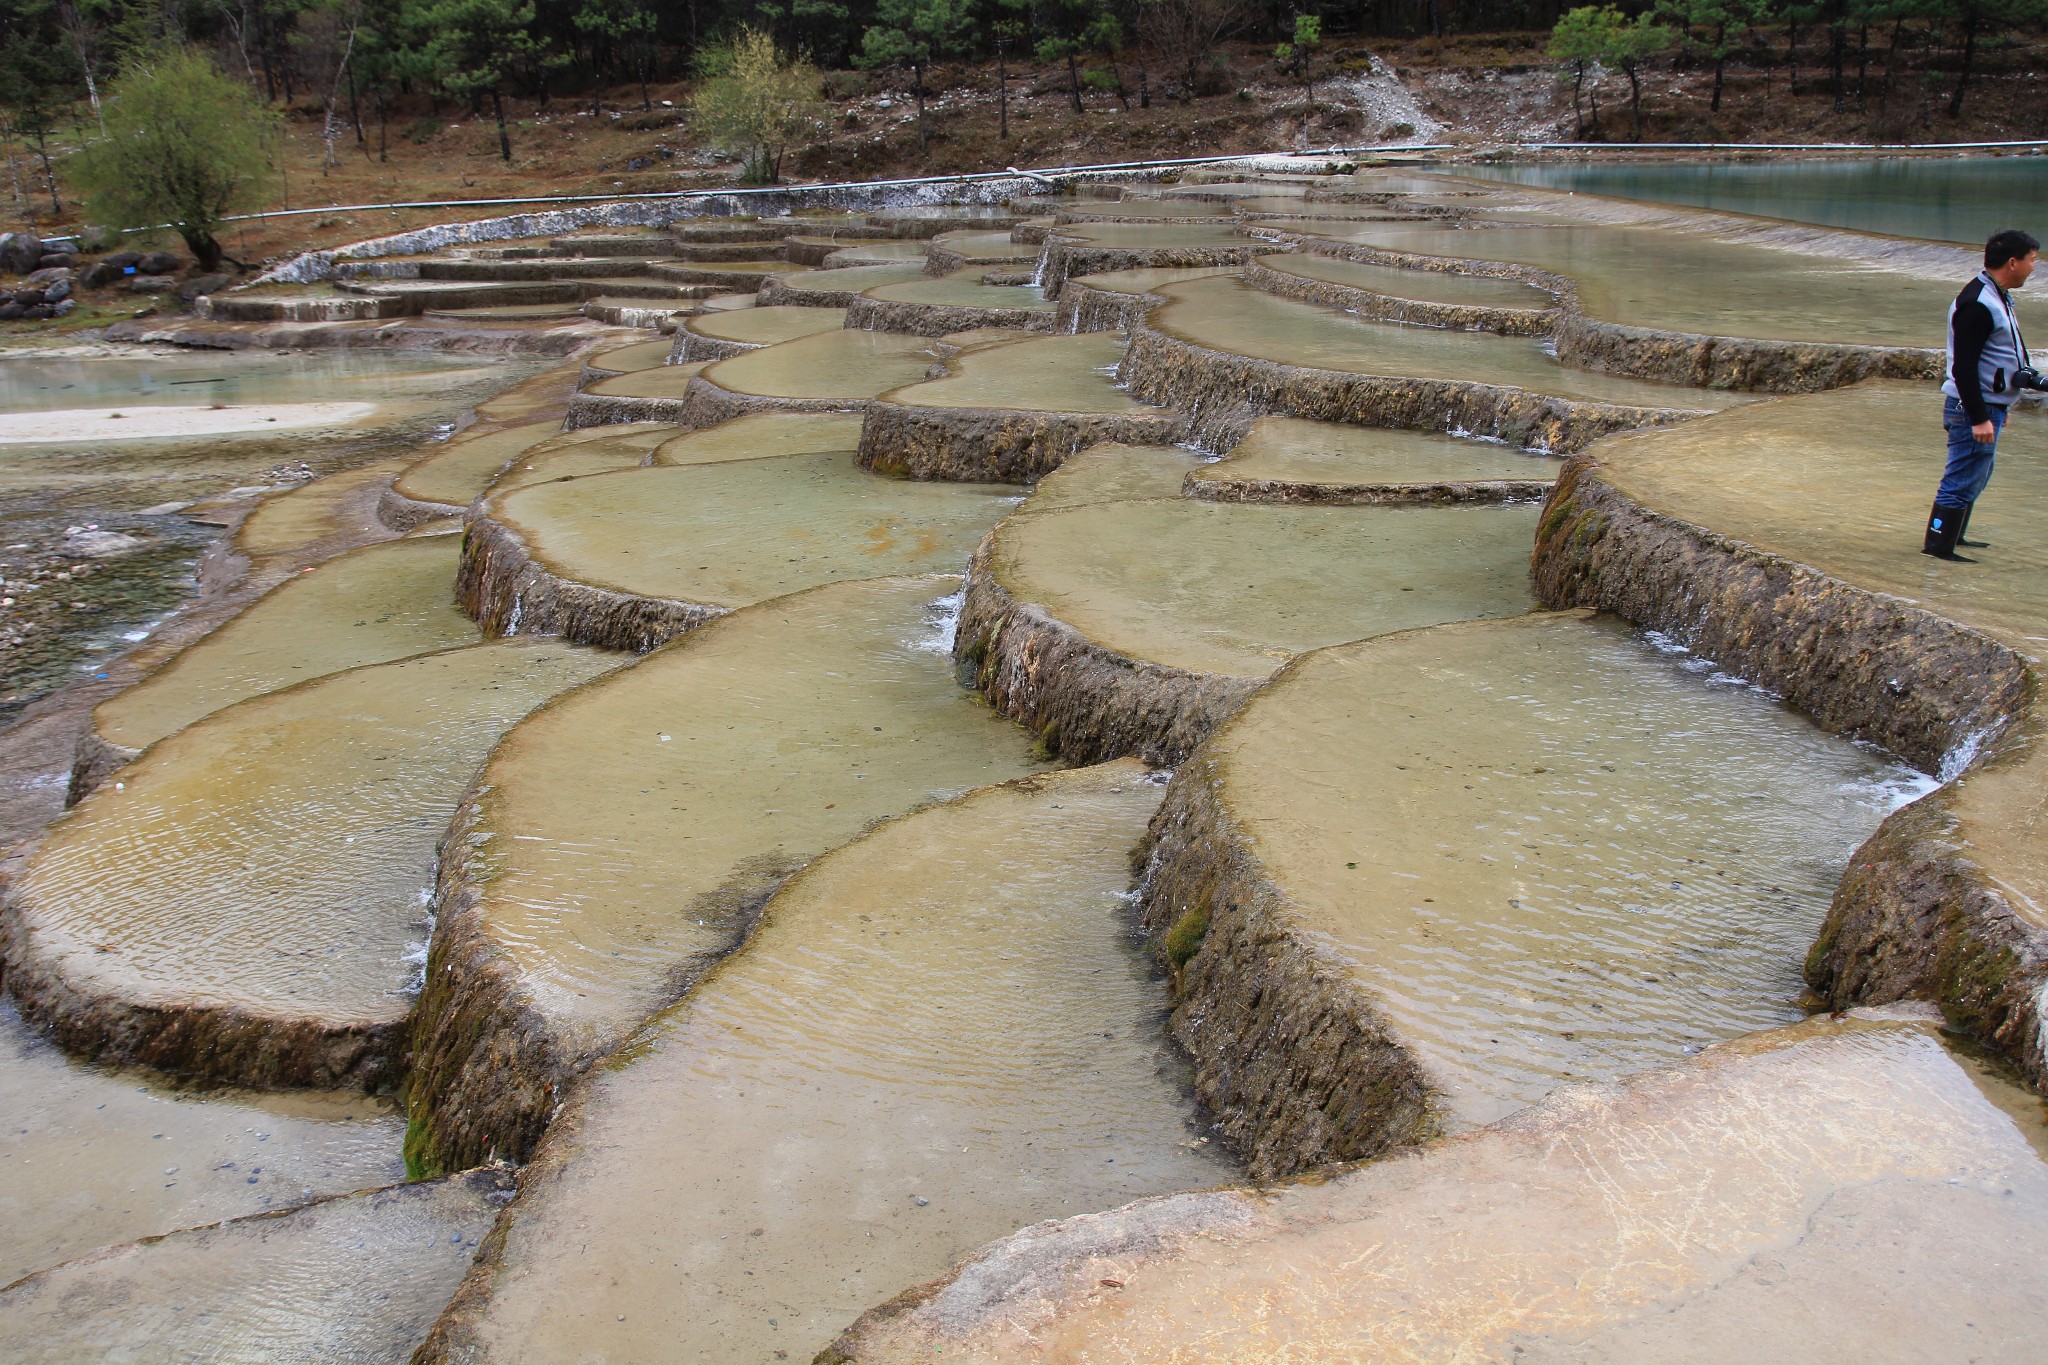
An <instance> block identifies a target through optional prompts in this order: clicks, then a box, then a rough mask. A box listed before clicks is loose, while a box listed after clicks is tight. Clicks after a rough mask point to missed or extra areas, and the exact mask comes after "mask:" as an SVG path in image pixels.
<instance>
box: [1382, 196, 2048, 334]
mask: <svg viewBox="0 0 2048 1365" xmlns="http://www.w3.org/2000/svg"><path fill="white" fill-rule="evenodd" d="M1351 239H1352V240H1354V241H1359V242H1363V243H1366V244H1368V245H1385V246H1388V247H1391V248H1392V249H1394V250H1396V251H1408V252H1414V253H1417V254H1419V255H1424V256H1452V257H1457V258H1460V259H1465V260H1497V261H1512V262H1515V263H1518V264H1522V265H1532V266H1536V267H1538V268H1539V269H1543V270H1548V271H1551V272H1553V273H1556V274H1559V275H1564V276H1567V277H1568V278H1570V279H1571V280H1572V281H1573V282H1574V283H1576V284H1577V285H1578V287H1579V306H1580V307H1581V308H1582V309H1583V310H1584V311H1585V312H1586V314H1587V315H1588V316H1590V317H1595V318H1599V319H1602V320H1604V321H1608V322H1620V323H1626V324H1628V325H1629V326H1631V327H1653V328H1658V329H1662V330H1666V331H1674V332H1688V333H1695V334H1705V335H1710V336H1738V337H1758V338H1763V339H1768V340H1779V341H1820V342H1834V343H1837V344H1854V345H1874V346H1933V347H1939V346H1940V345H1941V344H1942V319H1943V318H1945V317H1946V316H1948V305H1949V303H1950V301H1951V300H1953V299H1954V298H1955V293H1956V289H1957V288H1958V287H1959V285H1958V282H1956V281H1943V280H1923V279H1916V278H1914V277H1913V276H1910V275H1902V274H1899V273H1897V272H1895V271H1888V270H1877V269H1869V268H1861V267H1857V266H1852V265H1846V264H1843V263H1840V262H1835V261H1829V260H1826V259H1823V258H1816V257H1814V256H1811V255H1807V254H1803V253H1800V252H1796V251H1778V250H1773V249H1770V248H1766V247H1754V246H1744V245H1740V244H1737V243H1732V242H1719V241H1715V240H1714V239H1713V238H1711V237H1707V236H1703V235H1700V234H1697V233H1681V232H1672V231H1659V230H1656V229H1652V228H1626V227H1605V226H1600V227H1589V226H1581V227H1500V228H1489V229H1485V230H1459V229H1455V228H1444V229H1440V230H1438V231H1436V232H1433V233H1432V232H1421V231H1416V230H1413V229H1408V228H1404V229H1403V230H1402V231H1400V232H1399V233H1397V234H1395V235H1392V236H1387V237H1385V238H1384V239H1383V238H1382V237H1381V235H1380V234H1379V231H1378V225H1369V226H1362V227H1361V228H1360V229H1359V230H1358V231H1357V232H1356V233H1354V234H1351ZM2025 302H2026V301H2025V300H2024V297H2023V296H2022V297H2021V307H2022V309H2024V308H2025ZM2026 321H2027V318H2026V315H2025V313H2024V312H2023V313H2022V316H2021V324H2022V326H2024V325H2025V323H2026Z"/></svg>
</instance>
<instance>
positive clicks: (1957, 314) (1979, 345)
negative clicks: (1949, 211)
mask: <svg viewBox="0 0 2048 1365" xmlns="http://www.w3.org/2000/svg"><path fill="white" fill-rule="evenodd" d="M2040 259H2041V244H2040V243H2039V242H2037V241H2035V240H2034V239H2033V238H2032V237H2030V236H2028V235H2027V234H2026V233H2024V232H2021V231H2020V230H2019V229H2017V228H2007V229H2005V230H2004V231H2002V232H1994V233H1993V234H1991V240H1990V241H1988V242H1986V243H1984V269H1983V270H1982V271H1981V272H1979V274H1978V275H1977V277H1976V278H1975V279H1973V280H1971V281H1970V282H1969V283H1968V284H1966V285H1964V286H1963V292H1962V293H1960V294H1957V295H1956V301H1955V302H1954V303H1952V304H1950V305H1949V308H1948V372H1947V374H1946V375H1945V376H1944V377H1943V379H1942V382H1941V391H1942V393H1943V394H1944V395H1945V401H1944V402H1943V403H1942V423H1943V425H1945V426H1946V427H1947V428H1948V467H1947V469H1946V470H1944V471H1943V473H1942V476H1941V487H1940V488H1939V489H1938V490H1937V491H1936V492H1935V495H1934V511H1933V512H1932V513H1930V514H1929V516H1928V518H1927V543H1926V544H1925V545H1924V546H1922V547H1921V551H1920V552H1921V553H1922V554H1929V555H1933V556H1934V557H1935V558H1936V559H1948V560H1954V561H1955V562H1956V563H1958V564H1972V563H1975V562H1976V561H1974V560H1971V559H1967V558H1965V557H1964V556H1962V555H1959V554H1957V553H1956V546H1958V545H1969V546H1973V547H1978V548H1982V546H1983V545H1984V542H1983V541H1977V540H1965V539H1963V532H1964V531H1965V530H1967V529H1968V527H1969V525H1970V508H1971V507H1972V506H1973V505H1974V504H1975V503H1976V501H1977V498H1978V496H1979V495H1981V494H1982V493H1983V491H1984V485H1985V484H1987V483H1989V482H1991V462H1992V457H1993V454H1994V453H1995V450H1996V447H1997V444H1998V433H1999V432H2000V431H2001V430H2003V429H2004V427H2005V417H2006V411H2007V409H2009V408H2010V407H2011V406H2012V403H2013V400H2014V399H2015V398H2018V397H2019V395H2020V391H2021V390H2022V389H2040V388H2044V387H2048V385H2044V383H2043V381H2042V379H2041V376H2040V375H2039V374H2038V373H2036V372H2035V370H2034V368H2033V365H2032V362H2031V361H2030V360H2029V359H2028V356H2027V343H2026V339H2025V338H2024V337H2022V336H2021V335H2020V322H2019V318H2018V317H2017V316H2015V315H2014V313H2013V310H2012V291H2013V290H2015V289H2018V288H2020V287H2021V286H2022V285H2024V284H2026V282H2027V277H2028V276H2029V275H2032V274H2033V273H2034V266H2035V265H2036V264H2037V263H2038V262H2039V261H2040Z"/></svg>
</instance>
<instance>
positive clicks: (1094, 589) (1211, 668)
mask: <svg viewBox="0 0 2048 1365" xmlns="http://www.w3.org/2000/svg"><path fill="white" fill-rule="evenodd" d="M1535 529H1536V509H1535V508H1534V507H1427V508H1371V509H1362V508H1348V507H1259V506H1249V505H1243V504H1226V503H1209V502H1195V501H1190V500H1186V499H1160V500H1157V501H1138V502H1115V503H1094V504H1091V505H1087V506H1080V507H1073V508H1070V509H1067V510H1064V511H1049V512H1044V513H1040V514H1038V515H1031V516H1020V517H1014V518H1012V519H1010V520H1009V521H1006V522H1005V523H1003V525H1002V526H1001V527H999V528H998V529H997V531H996V535H995V538H994V540H993V542H992V548H993V552H994V556H995V558H994V572H995V575H996V577H997V580H998V581H999V582H1000V583H1001V584H1002V586H1003V588H1004V589H1005V590H1006V591H1007V592H1008V593H1009V595H1010V596H1011V597H1012V598H1014V599H1015V600H1016V601H1018V602H1031V603H1037V604H1039V605H1041V606H1043V607H1044V608H1045V609H1046V611H1047V612H1049V613H1050V614H1051V615H1052V616H1053V617H1054V618H1056V619H1057V620H1060V621H1063V622H1065V623H1066V624H1067V625H1069V626H1072V627H1073V628H1074V629H1076V630H1078V631H1079V632H1080V633H1081V634H1082V635H1083V636H1085V637H1086V638H1088V639H1089V640H1091V641H1093V642H1094V643H1096V644H1098V645H1101V646H1104V647H1106V648H1108V649H1111V650H1114V651H1115V652H1116V653H1118V654H1121V655H1123V656H1125V657H1126V658H1131V659H1138V660H1144V661H1149V662H1152V663H1159V664H1166V665H1170V666H1172V667H1176V668H1185V669H1193V670H1196V671H1199V672H1205V673H1221V674H1226V675H1229V676H1232V677H1246V678H1260V677H1265V676H1266V675H1268V674H1270V673H1271V672H1273V670H1275V669H1276V668H1278V667H1280V665H1281V664H1282V663H1284V662H1286V661H1287V660H1288V659H1290V658H1292V657H1293V656H1294V655H1296V654H1298V653H1300V652H1301V651H1303V650H1308V649H1315V648H1318V647H1319V646H1322V645H1328V644H1334V643H1336V642H1337V641H1340V640H1356V639H1362V638H1364V637H1366V636H1370V635H1381V634H1385V633H1387V632H1389V631H1398V630H1411V629H1413V628H1415V627H1417V626H1428V625H1435V624H1438V623H1439V622H1443V621H1461V620H1466V619H1469V618H1473V617H1482V616H1505V615H1513V614H1515V613H1518V612H1523V611H1527V610H1528V609H1529V606H1530V596H1529V587H1528V558H1529V542H1530V540H1531V538H1532V537H1533V536H1534V534H1535Z"/></svg>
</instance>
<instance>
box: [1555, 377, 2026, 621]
mask: <svg viewBox="0 0 2048 1365" xmlns="http://www.w3.org/2000/svg"><path fill="white" fill-rule="evenodd" d="M1945 440H1946V437H1945V435H1944V433H1943V431H1942V426H1941V395H1940V394H1939V393H1938V392H1936V391H1935V390H1934V388H1933V386H1932V385H1921V384H1904V383H1896V382H1872V383H1865V384H1859V385H1856V386H1854V387H1853V388H1848V389H1839V390H1836V391H1834V392H1831V393H1823V394H1813V395H1810V396H1800V397H1791V398H1779V399H1774V400H1772V401H1771V402H1769V403H1763V404H1758V405H1756V406H1755V407H1751V408H1744V409H1741V410H1738V411H1735V412H1728V413H1721V414H1718V415H1716V416H1714V417H1713V418H1711V419H1706V420H1703V421H1702V422H1700V423H1697V424H1688V425H1686V426H1683V427H1678V428H1674V429H1672V430H1670V431H1668V432H1662V433H1659V434H1658V435H1657V437H1656V438H1655V439H1649V438H1647V437H1645V436H1639V435H1630V436H1623V437H1615V438H1611V439H1609V440H1607V441H1603V442H1601V443H1600V444H1599V445H1598V446H1597V447H1596V448H1595V449H1596V450H1597V451H1598V454H1597V455H1596V456H1595V458H1597V459H1598V460H1599V461H1600V463H1601V465H1602V473H1601V477H1602V478H1603V479H1607V480H1610V481H1612V482H1613V483H1614V484H1615V485H1616V486H1617V487H1619V488H1620V489H1622V490H1623V491H1624V492H1626V493H1628V494H1629V495H1630V496H1631V497H1634V498H1636V499H1638V500H1640V501H1642V502H1643V503H1644V504H1645V505H1647V506H1649V507H1650V508H1652V509H1654V510H1656V511H1659V512H1664V513H1667V514H1669V515H1671V516H1674V517H1677V518H1679V519H1680V520H1682V521H1687V522H1691V523H1693V524H1695V525H1700V526H1706V527H1710V528H1712V529H1713V530H1716V531H1719V532H1721V533H1722V534H1724V535H1728V536H1732V537H1734V538H1735V539H1737V540H1740V541H1744V542H1746V543H1748V544H1751V545H1755V546H1757V547H1758V548H1760V549H1763V550H1768V551H1771V552H1773V553H1776V554H1781V555H1785V556H1786V557H1788V558H1790V559H1793V560H1795V561H1797V562H1798V563H1801V564H1810V565H1812V566H1813V567H1814V568H1816V569H1819V570H1820V571H1821V572H1822V573H1825V574H1830V575H1833V576H1835V577H1837V578H1842V579H1845V580H1847V581H1849V582H1851V583H1855V584H1858V585H1859V586H1863V587H1868V588H1872V589H1875V590H1877V591H1879V592H1885V593H1891V594H1894V595H1896V596H1899V597H1903V598H1906V599H1907V600H1909V601H1912V602H1916V603H1918V604H1919V605H1921V606H1924V607H1926V608H1928V609H1929V610H1930V611H1933V612H1936V613H1938V614H1939V615H1942V616H1946V617H1950V618H1952V619H1954V620H1958V621H1962V622H1964V623H1965V624H1968V625H1971V626H1974V627H1976V628H1978V629H1980V630H1984V631H1987V632H1989V633H1991V634H1992V635H1994V636H1996V637H1998V638H1999V639H2001V640H2003V641H2004V642H2005V643H2007V644H2009V645H2011V646H2013V647H2014V648H2015V649H2017V650H2019V651H2020V652H2021V653H2022V654H2025V655H2027V656H2029V657H2031V658H2033V659H2036V660H2038V659H2041V658H2043V657H2044V656H2048V412H2044V411H2043V410H2042V409H2041V408H2040V407H2039V406H2034V405H2029V406H2024V407H2020V408H2017V409H2015V410H2014V412H2013V414H2012V416H2011V417H2010V418H2009V420H2008V421H2007V422H2006V426H2005V430H2004V432H2003V433H2002V434H2001V435H2000V437H1999V440H1998V461H1997V467H1996V469H1995V471H1994V473H1993V475H1992V480H1991V483H1990V485H1989V487H1988V488H1987V489H1986V490H1985V492H1984V495H1983V497H1982V498H1980V499H1979V500H1978V503H1977V507H1976V510H1975V512H1974V513H1973V515H1972V516H1971V518H1970V537H1971V539H1973V540H1986V541H1990V542H1991V545H1992V548H1991V549H1988V550H1970V551H1966V552H1965V553H1967V554H1968V555H1969V556H1970V557H1971V558H1973V559H1975V560H1977V561H1978V562H1977V563H1976V564H1968V565H1964V564H1944V563H1942V562H1941V561H1939V560H1935V559H1930V558H1928V557H1927V556H1925V555H1922V554H1919V553H1918V550H1919V548H1920V544H1921V539H1922V533H1923V532H1924V531H1925V530H1926V527H1927V511H1928V507H1929V506H1930V505H1931V504H1932V503H1933V501H1934V488H1935V485H1936V484H1937V483H1939V482H1940V481H1941V471H1942V464H1943V460H1944V458H1945V445H1944V441H1945Z"/></svg>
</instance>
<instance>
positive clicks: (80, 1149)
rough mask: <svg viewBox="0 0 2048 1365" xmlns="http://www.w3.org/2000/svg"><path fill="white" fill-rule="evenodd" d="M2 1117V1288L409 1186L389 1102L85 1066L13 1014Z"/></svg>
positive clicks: (400, 1123) (4, 1033)
mask: <svg viewBox="0 0 2048 1365" xmlns="http://www.w3.org/2000/svg"><path fill="white" fill-rule="evenodd" d="M0 1114H4V1115H5V1116H6V1117H5V1119H4V1120H0V1227H4V1228H5V1229H6V1230H7V1232H6V1235H5V1236H4V1237H0V1285H4V1284H7V1283H9V1282H11V1281H13V1280H15V1279H17V1278H18V1277H20V1276H22V1275H26V1274H28V1273H29V1272H31V1271H35V1270H41V1269H43V1268H44V1267H46V1266H53V1265H58V1264H60V1263H62V1262H64V1261H69V1260H73V1259H75V1258H77V1257H80V1256H84V1255H86V1254H88V1253H90V1252H92V1251H94V1250H97V1249H98V1248H100V1247H103V1246H108V1245H111V1244H113V1243H116V1242H127V1241H132V1240H134V1239H135V1238H138V1237H154V1236H157V1235H158V1234H160V1233H166V1232H173V1231H176V1230H177V1229H179V1228H188V1227H197V1226H199V1225H200V1224H203V1223H213V1222H218V1221H219V1220H221V1219H224V1218H241V1217H244V1216H246V1215H248V1214H253V1213H263V1212H266V1211H268V1210H271V1209H275V1208H288V1207H290V1206H291V1205H293V1204H297V1203H299V1202H301V1201H303V1200H306V1199H311V1198H314V1197H316V1196H327V1195H335V1194H346V1193H348V1192H349V1191H351V1190H358V1189H362V1188H365V1187H366V1186H372V1185H388V1184H390V1183H391V1182H393V1181H395V1180H400V1179H403V1178H404V1176H405V1163H404V1162H403V1161H401V1160H400V1159H399V1153H398V1145H399V1139H400V1137H401V1136H402V1135H403V1132H404V1128H405V1120H404V1119H403V1118H402V1117H400V1116H399V1115H398V1114H396V1113H395V1112H394V1111H393V1110H392V1108H391V1105H390V1102H389V1101H385V1100H375V1099H370V1098H368V1097H367V1096H360V1095H356V1096H350V1095H326V1094H303V1093H286V1094H277V1093H269V1092H263V1091H253V1090H231V1089H206V1090H202V1089H196V1088H192V1087H181V1086H175V1085H172V1084H169V1083H167V1082H166V1081H165V1080H164V1079H163V1078H162V1077H161V1076H156V1075H153V1074H151V1073H148V1072H143V1071H125V1070H119V1069H115V1068H110V1067H93V1066H81V1065H80V1064H78V1063H77V1062H74V1061H71V1060H69V1059H68V1058H66V1057H65V1056H64V1054H63V1053H61V1052H59V1051H58V1050H57V1047H56V1045H55V1044H54V1043H50V1042H48V1041H46V1040H44V1039H43V1038H41V1037H38V1036H37V1035H36V1034H35V1033H34V1032H33V1031H31V1030H30V1029H29V1028H28V1026H27V1025H25V1024H24V1023H23V1022H22V1020H21V1016H20V1015H18V1014H16V1013H15V1010H14V1005H13V1003H12V1002H11V1001H6V1000H0ZM9 1358H10V1359H12V1357H11V1356H10V1357H9Z"/></svg>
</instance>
